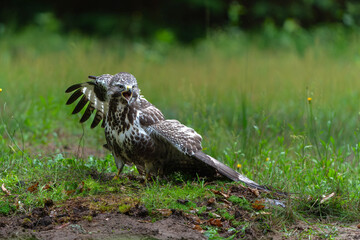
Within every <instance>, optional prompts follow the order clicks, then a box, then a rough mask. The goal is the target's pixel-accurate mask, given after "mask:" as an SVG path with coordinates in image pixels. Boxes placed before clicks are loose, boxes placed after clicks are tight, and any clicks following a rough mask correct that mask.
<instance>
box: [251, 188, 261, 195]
mask: <svg viewBox="0 0 360 240" xmlns="http://www.w3.org/2000/svg"><path fill="white" fill-rule="evenodd" d="M249 190H250V192H252V193H253V194H254V195H255V196H256V197H259V196H260V193H259V190H257V189H255V188H249Z"/></svg>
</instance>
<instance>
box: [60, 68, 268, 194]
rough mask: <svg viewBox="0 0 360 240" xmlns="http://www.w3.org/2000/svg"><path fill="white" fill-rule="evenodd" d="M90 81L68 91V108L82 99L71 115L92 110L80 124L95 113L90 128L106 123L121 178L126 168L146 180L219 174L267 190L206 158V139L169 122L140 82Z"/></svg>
mask: <svg viewBox="0 0 360 240" xmlns="http://www.w3.org/2000/svg"><path fill="white" fill-rule="evenodd" d="M89 79H90V80H91V81H89V82H85V83H79V84H75V85H72V86H70V87H69V88H68V89H67V90H66V93H70V92H74V93H73V94H72V95H71V96H70V98H69V100H68V101H67V103H66V104H71V103H73V102H75V101H76V100H77V99H78V98H80V97H81V99H80V101H79V102H78V103H77V105H76V107H75V109H74V111H73V112H72V113H73V114H76V113H78V112H80V111H81V109H83V108H84V107H85V106H86V105H87V107H86V109H85V111H84V114H83V116H82V117H81V119H80V122H81V123H83V122H85V121H87V120H88V119H89V117H90V116H91V115H92V113H93V112H95V111H96V113H95V117H94V119H93V122H92V124H91V128H94V127H96V126H97V125H98V124H99V123H100V122H101V121H102V124H101V126H102V127H104V128H105V137H106V142H107V143H106V144H105V145H104V147H106V148H107V149H109V150H110V151H111V152H112V155H113V156H114V158H115V163H116V166H117V168H118V170H119V171H118V175H119V174H120V172H121V171H122V169H123V167H124V164H128V165H131V164H135V166H136V168H137V169H138V171H139V173H140V174H142V175H145V176H146V177H149V176H166V175H169V174H172V173H175V172H182V173H185V174H187V175H192V176H196V175H199V176H207V177H213V176H216V175H218V174H220V175H223V176H225V177H227V178H229V179H231V180H233V181H240V182H243V183H245V184H247V185H248V186H250V187H253V188H258V189H266V187H264V186H260V185H259V184H257V183H255V182H254V181H252V180H250V179H248V178H247V177H245V176H243V175H241V174H240V173H238V172H236V171H235V170H233V169H232V168H230V167H228V166H226V165H225V164H223V163H221V162H219V161H218V160H216V159H214V158H213V157H211V156H209V155H207V154H205V153H204V152H203V151H202V147H201V140H202V138H201V136H200V135H199V134H198V133H197V132H195V131H194V130H193V129H192V128H189V127H187V126H185V125H183V124H181V123H180V122H179V121H177V120H166V119H165V117H164V115H163V114H162V113H161V111H160V110H159V109H157V108H156V107H155V106H153V105H152V104H151V103H150V102H148V101H147V100H146V99H145V98H144V97H143V96H142V95H140V89H139V88H138V85H137V81H136V79H135V77H134V76H133V75H131V74H130V73H126V72H120V73H118V74H115V75H110V74H103V75H101V76H89Z"/></svg>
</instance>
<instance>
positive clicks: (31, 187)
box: [27, 182, 39, 193]
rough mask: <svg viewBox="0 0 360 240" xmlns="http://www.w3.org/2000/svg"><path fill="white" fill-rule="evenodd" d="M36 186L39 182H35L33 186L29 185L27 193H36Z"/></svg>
mask: <svg viewBox="0 0 360 240" xmlns="http://www.w3.org/2000/svg"><path fill="white" fill-rule="evenodd" d="M38 186H39V182H36V183H35V184H33V185H31V186H30V187H28V189H27V190H28V191H29V192H31V193H32V192H35V191H37V190H38Z"/></svg>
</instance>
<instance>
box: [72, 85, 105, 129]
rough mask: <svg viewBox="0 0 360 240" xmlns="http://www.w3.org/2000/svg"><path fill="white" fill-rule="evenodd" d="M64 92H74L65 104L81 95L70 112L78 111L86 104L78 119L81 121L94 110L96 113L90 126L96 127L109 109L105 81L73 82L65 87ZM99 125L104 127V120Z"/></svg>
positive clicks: (84, 120) (85, 119) (86, 118)
mask: <svg viewBox="0 0 360 240" xmlns="http://www.w3.org/2000/svg"><path fill="white" fill-rule="evenodd" d="M65 92H66V93H71V92H74V93H72V95H71V96H70V97H69V99H68V101H67V102H66V104H67V105H69V104H72V103H73V102H75V101H76V100H77V99H79V98H80V97H81V99H80V100H79V102H78V103H77V105H76V106H75V108H74V110H73V112H72V114H76V113H79V112H80V111H81V110H82V109H83V108H84V107H85V106H86V105H87V107H86V109H85V111H84V114H83V115H82V117H81V119H80V122H81V123H83V122H86V121H87V120H88V119H89V118H90V116H91V115H92V114H93V113H94V111H95V110H96V113H95V117H94V120H93V122H92V123H91V128H94V127H96V126H97V125H98V124H99V123H100V122H101V120H103V119H104V117H105V116H106V114H107V112H108V109H109V102H108V100H107V82H106V81H101V82H100V81H99V82H97V81H94V82H93V81H89V82H85V83H78V84H74V85H72V86H70V87H69V88H68V89H66V91H65ZM101 126H102V127H104V121H103V124H102V125H101Z"/></svg>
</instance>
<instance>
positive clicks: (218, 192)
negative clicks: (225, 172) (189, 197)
mask: <svg viewBox="0 0 360 240" xmlns="http://www.w3.org/2000/svg"><path fill="white" fill-rule="evenodd" d="M210 191H211V192H213V193H214V194H220V191H218V190H214V189H210Z"/></svg>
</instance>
